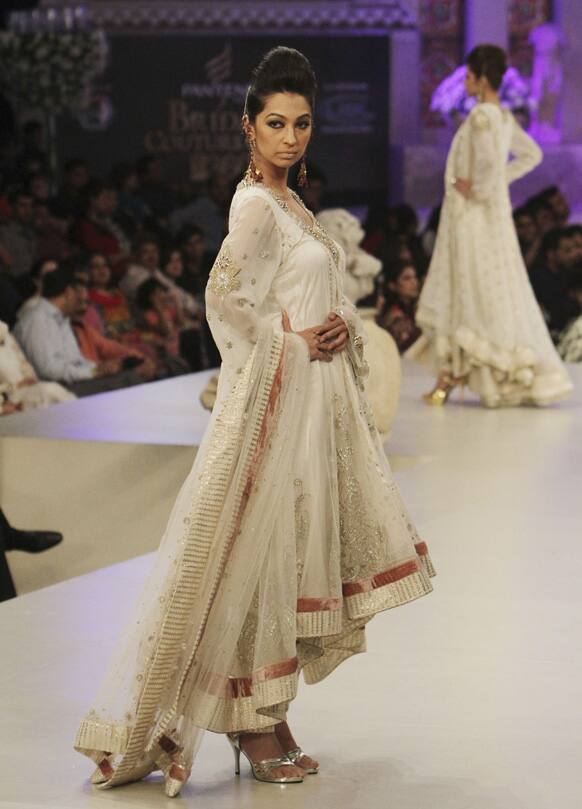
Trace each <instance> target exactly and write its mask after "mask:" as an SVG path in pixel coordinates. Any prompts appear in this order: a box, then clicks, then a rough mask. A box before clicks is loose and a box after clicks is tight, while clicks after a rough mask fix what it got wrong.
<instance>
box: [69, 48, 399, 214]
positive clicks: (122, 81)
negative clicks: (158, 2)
mask: <svg viewBox="0 0 582 809" xmlns="http://www.w3.org/2000/svg"><path fill="white" fill-rule="evenodd" d="M278 44H285V45H289V46H291V47H296V48H299V49H300V50H301V51H303V52H304V53H305V54H306V55H307V56H308V57H309V59H310V60H311V61H312V63H313V66H314V68H315V71H316V74H317V78H318V82H319V88H320V89H319V94H318V102H317V109H316V135H315V138H314V141H313V144H312V146H311V148H310V153H309V159H310V161H312V162H313V163H315V164H316V165H317V166H318V167H319V168H320V169H321V170H322V171H323V172H325V173H326V174H327V176H328V181H329V186H330V191H331V193H332V197H333V191H334V189H337V190H338V191H339V190H340V189H341V190H342V199H343V201H344V204H345V203H346V202H349V201H351V202H358V201H360V199H363V198H364V196H365V198H366V199H369V198H370V193H372V194H373V193H374V192H378V193H383V192H385V189H386V186H387V153H388V106H389V105H388V101H389V99H388V95H389V47H390V42H389V38H388V37H387V36H361V37H353V36H352V37H341V36H338V37H322V36H309V37H307V36H304V37H283V38H282V37H281V36H277V37H270V36H244V37H231V38H225V37H224V36H192V35H176V34H173V35H164V36H153V35H142V36H140V35H131V36H129V35H113V36H111V38H110V45H111V56H110V64H109V68H108V70H107V73H106V74H105V76H104V77H103V78H102V79H100V80H99V82H98V84H97V85H96V87H95V92H94V94H93V103H92V106H91V108H90V110H89V111H88V112H85V113H83V114H82V115H79V116H77V117H76V119H75V118H73V117H72V116H71V115H69V114H67V115H64V116H62V118H61V120H60V121H59V128H58V142H59V149H60V152H61V156H62V157H65V156H66V157H71V156H74V155H77V154H78V155H83V156H86V157H89V159H90V161H91V167H92V169H94V170H95V172H97V173H103V172H104V171H105V170H106V169H107V168H109V166H110V164H111V162H112V161H113V160H115V161H117V160H123V159H134V158H135V157H137V156H139V155H141V154H143V153H144V152H154V153H156V154H159V155H160V156H161V157H162V158H163V159H164V162H165V165H166V168H167V171H168V175H169V177H170V179H172V180H174V181H179V180H180V179H185V178H189V179H191V180H194V181H203V180H204V179H205V178H206V177H207V176H208V174H209V173H210V172H212V171H215V170H219V171H224V172H227V173H228V174H231V175H232V176H235V175H237V174H239V173H240V171H241V169H242V168H243V166H244V164H245V162H246V150H245V147H244V143H243V140H242V136H241V129H240V118H241V113H242V108H243V103H244V93H245V91H246V85H247V82H248V78H249V75H250V72H251V69H252V67H253V66H254V65H255V64H256V63H257V62H258V61H259V59H260V57H261V56H262V55H263V54H264V53H265V51H267V50H268V49H269V48H271V47H273V46H275V45H278Z"/></svg>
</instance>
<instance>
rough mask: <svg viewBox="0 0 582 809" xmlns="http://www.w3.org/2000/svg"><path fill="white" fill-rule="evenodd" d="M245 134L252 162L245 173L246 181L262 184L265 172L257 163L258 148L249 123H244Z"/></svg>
mask: <svg viewBox="0 0 582 809" xmlns="http://www.w3.org/2000/svg"><path fill="white" fill-rule="evenodd" d="M243 132H244V134H245V139H246V142H247V146H248V147H249V152H250V161H249V165H248V166H247V170H246V172H245V180H246V182H251V183H260V182H262V181H263V172H262V171H261V170H260V168H259V167H258V166H257V164H256V162H255V149H256V147H257V141H256V140H255V137H254V135H253V134H252V132H251V129H250V126H249V124H248V121H243Z"/></svg>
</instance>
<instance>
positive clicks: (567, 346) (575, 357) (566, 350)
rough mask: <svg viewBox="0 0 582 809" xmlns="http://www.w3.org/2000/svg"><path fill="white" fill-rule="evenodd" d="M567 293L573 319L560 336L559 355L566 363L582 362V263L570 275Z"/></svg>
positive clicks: (567, 281) (572, 269) (571, 318)
mask: <svg viewBox="0 0 582 809" xmlns="http://www.w3.org/2000/svg"><path fill="white" fill-rule="evenodd" d="M566 291H567V295H568V300H569V303H570V306H571V309H570V314H571V317H570V320H569V322H568V323H567V324H566V327H565V328H564V330H563V331H562V333H561V335H560V339H559V341H558V353H559V354H560V356H561V357H562V359H563V360H564V361H565V362H582V261H579V263H578V264H576V265H575V266H574V267H572V268H571V270H570V272H569V273H568V276H567V280H566Z"/></svg>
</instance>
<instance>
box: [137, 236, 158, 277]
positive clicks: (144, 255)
mask: <svg viewBox="0 0 582 809" xmlns="http://www.w3.org/2000/svg"><path fill="white" fill-rule="evenodd" d="M139 260H140V262H141V264H143V266H144V267H145V268H146V270H151V271H152V272H153V271H154V270H157V268H158V266H159V263H160V251H159V249H158V245H157V244H154V243H153V242H146V243H145V244H142V246H141V248H140V251H139Z"/></svg>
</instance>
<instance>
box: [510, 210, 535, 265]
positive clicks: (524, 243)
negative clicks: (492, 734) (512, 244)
mask: <svg viewBox="0 0 582 809" xmlns="http://www.w3.org/2000/svg"><path fill="white" fill-rule="evenodd" d="M513 222H514V224H515V230H516V233H517V239H518V241H519V247H520V249H521V253H522V255H523V260H524V262H525V266H526V267H527V269H528V270H530V269H531V268H532V266H533V264H534V262H535V260H536V258H537V257H538V255H539V252H540V248H541V246H542V236H541V233H540V232H539V230H538V227H537V225H536V223H535V219H534V217H533V215H532V212H531V210H530V209H529V208H528V207H527V206H526V205H524V206H522V207H521V208H516V210H515V211H514V212H513Z"/></svg>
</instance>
